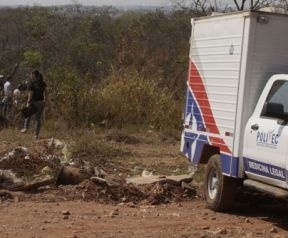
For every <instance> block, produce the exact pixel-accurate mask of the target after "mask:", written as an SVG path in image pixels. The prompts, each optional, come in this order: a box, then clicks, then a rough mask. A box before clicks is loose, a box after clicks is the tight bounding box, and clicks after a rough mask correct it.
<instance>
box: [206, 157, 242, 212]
mask: <svg viewBox="0 0 288 238" xmlns="http://www.w3.org/2000/svg"><path fill="white" fill-rule="evenodd" d="M238 182H239V180H238V179H235V178H232V177H228V176H225V175H223V174H222V169H221V161H220V155H218V154H216V155H213V156H211V157H210V159H209V161H208V164H207V167H206V172H205V177H204V198H205V200H206V204H207V206H208V208H210V209H211V210H214V211H217V212H224V211H228V210H230V209H231V208H232V207H233V203H234V199H235V195H236V191H237V187H238V184H239V183H238Z"/></svg>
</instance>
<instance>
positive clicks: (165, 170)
mask: <svg viewBox="0 0 288 238" xmlns="http://www.w3.org/2000/svg"><path fill="white" fill-rule="evenodd" d="M2 136H3V134H2ZM13 136H14V137H15V136H16V135H15V134H13ZM21 136H22V135H21ZM21 136H20V137H17V136H16V137H17V140H15V139H12V137H11V139H9V140H8V139H7V138H9V136H6V137H5V138H6V139H5V140H4V139H3V138H1V139H2V142H3V143H2V144H1V145H0V169H1V172H2V175H1V176H0V215H1V219H0V231H1V236H0V237H1V238H2V237H3V238H6V237H7V238H12V237H13V238H20V237H21V238H26V237H27V238H36V237H37V238H40V237H41V238H49V237H51V238H52V237H53V238H55V237H60V238H62V237H63V238H88V237H91V238H94V237H125V238H126V237H133V238H134V237H139V238H140V237H141V238H142V237H149V238H151V237H155V238H156V237H165V238H166V237H179V238H180V237H182V238H184V237H202V238H204V237H239V238H240V237H241V238H244V237H247V238H248V237H261V238H262V237H263V238H264V237H265V238H266V237H268V238H270V237H271V238H278V237H279V238H280V237H281V238H282V237H283V238H284V237H288V232H287V231H288V224H287V218H288V213H287V211H288V209H287V205H286V204H284V203H282V202H280V201H276V200H275V199H273V198H271V197H267V196H264V195H259V194H255V193H248V192H247V191H239V195H238V197H239V199H238V201H237V202H236V203H235V208H234V210H233V211H231V212H230V213H216V212H213V211H211V210H209V209H207V208H206V206H205V202H204V201H203V198H202V192H201V185H200V184H201V182H200V181H196V178H195V177H194V178H193V179H192V182H189V181H188V180H185V182H184V181H180V182H177V181H174V180H170V179H166V178H167V176H168V175H170V174H173V175H175V174H176V175H177V174H183V173H186V174H188V173H189V172H191V170H189V169H187V168H189V165H188V163H187V162H186V161H185V159H184V158H183V157H181V155H179V152H178V148H179V145H178V143H179V141H174V140H171V141H169V140H168V141H167V140H163V139H161V138H160V139H159V138H158V139H159V141H158V139H157V141H156V142H157V143H155V140H153V141H150V139H149V141H148V140H147V139H145V140H144V139H143V138H140V139H136V138H134V137H127V136H124V137H123V136H109V137H108V136H105V140H106V142H108V143H113V145H117V146H120V147H121V150H118V152H119V151H120V152H123V151H124V152H125V153H120V154H122V156H120V157H118V156H117V157H113V158H112V159H108V158H106V160H105V163H104V162H103V161H102V160H103V158H102V159H101V161H102V162H103V163H100V162H99V161H98V160H97V161H98V162H97V163H96V165H97V166H95V164H93V163H87V161H88V158H89V155H90V156H91V155H92V154H93V153H91V151H89V149H91V148H90V147H89V148H87V149H86V150H85V151H86V152H85V153H83V152H81V153H80V152H79V150H78V151H75V149H74V155H77V160H76V159H75V160H73V156H68V155H67V154H69V153H68V152H67V148H66V150H63V148H64V147H65V143H64V144H63V143H62V144H61V143H60V142H61V141H58V142H59V143H60V144H57V145H55V142H56V140H54V142H53V143H51V139H41V140H40V141H37V142H29V143H26V140H25V138H24V137H23V138H22V137H21ZM103 138H104V137H103ZM103 138H102V139H103ZM123 138H124V139H123ZM149 138H150V137H149ZM128 139H129V140H128ZM106 142H105V143H106ZM160 142H161V143H160ZM49 143H50V144H49ZM23 148H26V149H23ZM117 148H118V149H119V147H117ZM15 151H16V152H15ZM113 151H114V150H113ZM79 155H81V157H80V160H79ZM81 158H85V160H84V161H83V160H81ZM93 158H94V160H93V161H94V162H95V157H93ZM184 161H185V162H184ZM183 168H185V169H183ZM63 169H66V170H67V171H68V172H67V171H66V172H65V173H64V172H63ZM7 171H9V174H8V175H7ZM61 171H62V172H61ZM169 171H170V172H169ZM4 172H5V173H4ZM160 172H161V173H160ZM11 174H12V175H11ZM71 174H72V175H73V176H72V177H71ZM152 174H153V175H154V176H155V175H156V177H157V176H158V177H159V181H156V182H153V183H148V184H144V185H143V184H142V185H141V184H133V183H130V184H128V183H127V181H126V178H131V177H132V178H133V177H135V176H138V177H149V176H151V175H152ZM60 175H62V176H60ZM59 176H60V178H61V179H60V180H59ZM7 177H8V178H9V179H7ZM15 178H16V179H15ZM71 178H72V181H73V182H72V183H69V181H71ZM43 181H44V182H46V183H43ZM1 186H2V187H1Z"/></svg>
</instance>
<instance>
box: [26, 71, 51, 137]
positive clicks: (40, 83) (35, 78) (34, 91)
mask: <svg viewBox="0 0 288 238" xmlns="http://www.w3.org/2000/svg"><path fill="white" fill-rule="evenodd" d="M46 87H47V85H46V83H45V82H44V80H43V76H42V74H41V73H40V72H39V71H38V70H34V71H33V72H32V73H31V81H30V82H29V84H28V88H27V90H28V100H27V107H31V108H33V109H34V110H35V131H34V135H35V138H36V139H38V137H39V133H40V129H41V115H42V112H43V110H44V106H45V99H46ZM30 119H31V116H29V117H27V118H25V122H24V128H23V129H22V130H21V132H22V133H25V132H26V131H27V129H28V128H29V124H30Z"/></svg>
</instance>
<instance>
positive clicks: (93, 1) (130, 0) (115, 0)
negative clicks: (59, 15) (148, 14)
mask: <svg viewBox="0 0 288 238" xmlns="http://www.w3.org/2000/svg"><path fill="white" fill-rule="evenodd" d="M75 3H77V4H81V5H92V6H103V5H105V6H107V5H109V6H111V5H112V6H124V5H125V6H127V5H140V6H167V5H171V0H0V6H19V5H22V6H27V5H29V6H33V5H37V6H55V5H65V4H75Z"/></svg>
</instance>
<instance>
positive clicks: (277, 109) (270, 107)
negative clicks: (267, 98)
mask: <svg viewBox="0 0 288 238" xmlns="http://www.w3.org/2000/svg"><path fill="white" fill-rule="evenodd" d="M261 116H266V117H273V118H279V119H283V120H285V119H286V116H285V114H284V106H283V104H282V103H276V102H267V103H266V104H265V106H264V110H263V111H262V114H261Z"/></svg>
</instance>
